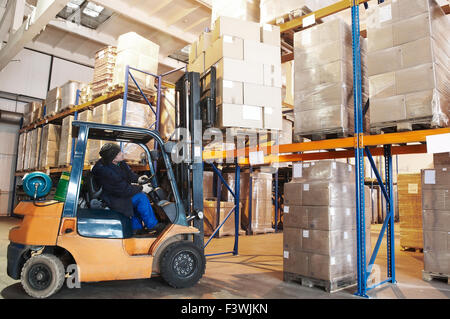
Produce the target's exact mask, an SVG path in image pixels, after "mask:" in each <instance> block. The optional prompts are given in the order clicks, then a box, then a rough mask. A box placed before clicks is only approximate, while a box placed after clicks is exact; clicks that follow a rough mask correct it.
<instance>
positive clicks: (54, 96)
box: [45, 87, 61, 103]
mask: <svg viewBox="0 0 450 319" xmlns="http://www.w3.org/2000/svg"><path fill="white" fill-rule="evenodd" d="M60 99H61V88H60V87H55V88H53V89H51V90H50V91H48V92H47V97H46V98H45V100H46V102H47V103H49V102H54V101H56V100H60Z"/></svg>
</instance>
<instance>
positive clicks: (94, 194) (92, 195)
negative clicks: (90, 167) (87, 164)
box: [86, 171, 106, 209]
mask: <svg viewBox="0 0 450 319" xmlns="http://www.w3.org/2000/svg"><path fill="white" fill-rule="evenodd" d="M86 181H87V183H86V186H87V191H86V199H87V202H88V206H89V208H100V209H101V208H106V207H105V204H104V203H103V201H102V200H101V199H100V195H101V194H102V191H103V188H102V187H101V186H99V185H98V183H97V182H96V181H95V177H94V174H92V172H91V171H89V172H88V173H87V176H86Z"/></svg>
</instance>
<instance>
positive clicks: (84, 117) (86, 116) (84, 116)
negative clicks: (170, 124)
mask: <svg viewBox="0 0 450 319" xmlns="http://www.w3.org/2000/svg"><path fill="white" fill-rule="evenodd" d="M78 120H79V121H82V122H92V110H85V111H82V112H80V113H78ZM92 141H93V140H88V141H87V144H86V151H85V153H84V154H85V155H84V165H89V152H90V148H91V142H92Z"/></svg>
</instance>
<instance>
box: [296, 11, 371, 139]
mask: <svg viewBox="0 0 450 319" xmlns="http://www.w3.org/2000/svg"><path fill="white" fill-rule="evenodd" d="M365 47H366V45H365V39H363V38H361V52H362V54H361V79H362V98H363V101H362V103H363V105H364V103H365V102H366V101H367V99H368V81H367V70H366V67H365V60H366V58H365V57H366V53H365ZM294 58H295V61H294V70H295V72H294V118H295V121H294V134H295V135H297V136H298V135H300V136H302V135H310V134H313V135H314V134H331V133H338V134H342V135H350V134H352V133H353V125H354V118H353V113H354V111H353V110H354V105H353V104H354V102H353V64H352V61H353V57H352V38H351V29H350V26H349V25H348V24H346V23H345V22H344V21H342V20H340V19H334V20H330V21H328V22H325V23H323V24H319V25H316V26H314V27H312V28H309V29H306V30H303V31H301V32H297V33H295V35H294ZM366 117H367V115H366ZM367 122H368V121H367Z"/></svg>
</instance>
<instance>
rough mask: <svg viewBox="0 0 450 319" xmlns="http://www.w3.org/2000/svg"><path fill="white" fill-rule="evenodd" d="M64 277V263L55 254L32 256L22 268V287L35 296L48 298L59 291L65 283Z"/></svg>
mask: <svg viewBox="0 0 450 319" xmlns="http://www.w3.org/2000/svg"><path fill="white" fill-rule="evenodd" d="M64 279H65V271H64V265H63V263H62V262H61V260H59V258H58V257H56V256H54V255H50V254H40V255H36V256H32V257H31V258H30V259H28V260H27V262H26V263H25V265H24V266H23V268H22V274H21V282H22V287H23V289H25V291H26V293H27V294H29V295H30V296H31V297H34V298H47V297H50V296H51V295H53V294H55V293H57V292H58V291H59V290H60V289H61V287H62V285H63V284H64Z"/></svg>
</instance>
